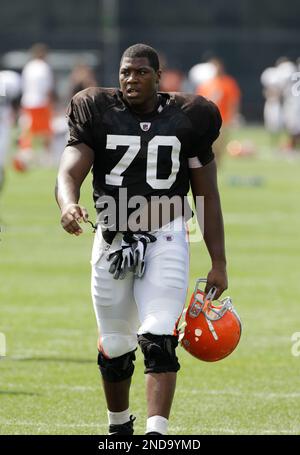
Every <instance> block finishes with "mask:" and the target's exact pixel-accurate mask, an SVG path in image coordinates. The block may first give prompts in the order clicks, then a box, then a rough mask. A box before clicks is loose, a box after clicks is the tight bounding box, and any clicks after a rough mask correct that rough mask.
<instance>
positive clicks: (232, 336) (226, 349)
mask: <svg viewBox="0 0 300 455" xmlns="http://www.w3.org/2000/svg"><path fill="white" fill-rule="evenodd" d="M201 282H206V280H205V279H198V280H197V282H196V286H195V290H194V292H193V295H192V298H191V301H190V304H189V306H188V308H187V309H186V310H185V311H184V318H185V319H184V322H183V324H182V325H181V327H180V328H179V333H180V335H179V340H180V343H181V345H182V346H183V348H184V349H185V350H186V351H187V352H189V353H190V354H191V355H193V356H194V357H196V358H198V359H200V360H204V361H207V362H215V361H217V360H221V359H223V358H224V357H227V356H228V355H229V354H231V352H232V351H233V350H234V349H235V348H236V346H237V344H238V342H239V340H240V336H241V331H242V325H241V321H240V318H239V316H238V314H237V312H236V310H235V309H234V307H233V304H232V300H231V298H230V297H226V298H224V299H223V300H217V301H214V302H213V298H214V296H215V293H216V288H211V289H210V291H209V292H208V294H207V295H205V292H204V291H202V290H201V289H200V288H199V285H200V283H201Z"/></svg>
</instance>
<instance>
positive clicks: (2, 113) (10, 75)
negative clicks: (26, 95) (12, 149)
mask: <svg viewBox="0 0 300 455" xmlns="http://www.w3.org/2000/svg"><path fill="white" fill-rule="evenodd" d="M20 95H21V76H20V74H19V73H17V72H15V71H0V167H2V166H3V165H4V161H5V156H6V152H7V150H8V146H9V140H10V131H11V125H12V117H13V116H12V110H11V103H12V101H13V100H14V99H16V98H18V97H19V96H20Z"/></svg>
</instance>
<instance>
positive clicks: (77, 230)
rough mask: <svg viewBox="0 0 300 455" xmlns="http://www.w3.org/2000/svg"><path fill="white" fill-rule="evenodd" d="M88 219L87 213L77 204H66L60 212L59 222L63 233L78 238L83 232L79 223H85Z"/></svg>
mask: <svg viewBox="0 0 300 455" xmlns="http://www.w3.org/2000/svg"><path fill="white" fill-rule="evenodd" d="M88 217H89V215H88V212H87V210H86V209H85V208H84V207H82V206H80V205H78V204H68V205H67V206H66V207H64V208H63V210H62V213H61V219H60V222H61V225H62V227H63V228H64V230H65V231H67V232H68V233H69V234H75V235H77V236H78V235H80V234H82V232H83V231H82V229H81V227H80V226H79V223H81V222H82V221H84V222H85V223H86V222H87V220H88Z"/></svg>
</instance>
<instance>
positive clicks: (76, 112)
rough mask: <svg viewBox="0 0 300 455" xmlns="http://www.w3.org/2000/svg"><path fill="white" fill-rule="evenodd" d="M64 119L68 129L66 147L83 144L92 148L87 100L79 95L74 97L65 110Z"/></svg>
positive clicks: (90, 112)
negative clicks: (66, 121)
mask: <svg viewBox="0 0 300 455" xmlns="http://www.w3.org/2000/svg"><path fill="white" fill-rule="evenodd" d="M66 117H67V120H68V127H69V139H68V142H67V145H76V144H80V143H84V144H86V145H88V146H89V147H91V148H93V135H92V128H91V122H92V111H91V108H90V106H89V100H88V98H87V97H83V96H82V95H81V93H79V94H77V95H75V96H74V97H73V98H72V100H71V102H70V104H69V106H68V108H67V112H66Z"/></svg>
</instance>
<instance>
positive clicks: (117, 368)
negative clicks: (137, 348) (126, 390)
mask: <svg viewBox="0 0 300 455" xmlns="http://www.w3.org/2000/svg"><path fill="white" fill-rule="evenodd" d="M134 360H135V353H134V351H131V352H128V353H127V354H124V355H121V356H120V357H115V358H114V359H109V358H107V357H105V356H104V355H103V354H102V352H99V354H98V365H99V370H100V373H101V374H102V377H103V379H104V380H105V381H107V382H119V381H124V380H125V379H128V378H130V377H131V376H132V375H133V371H134V364H133V361H134Z"/></svg>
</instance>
